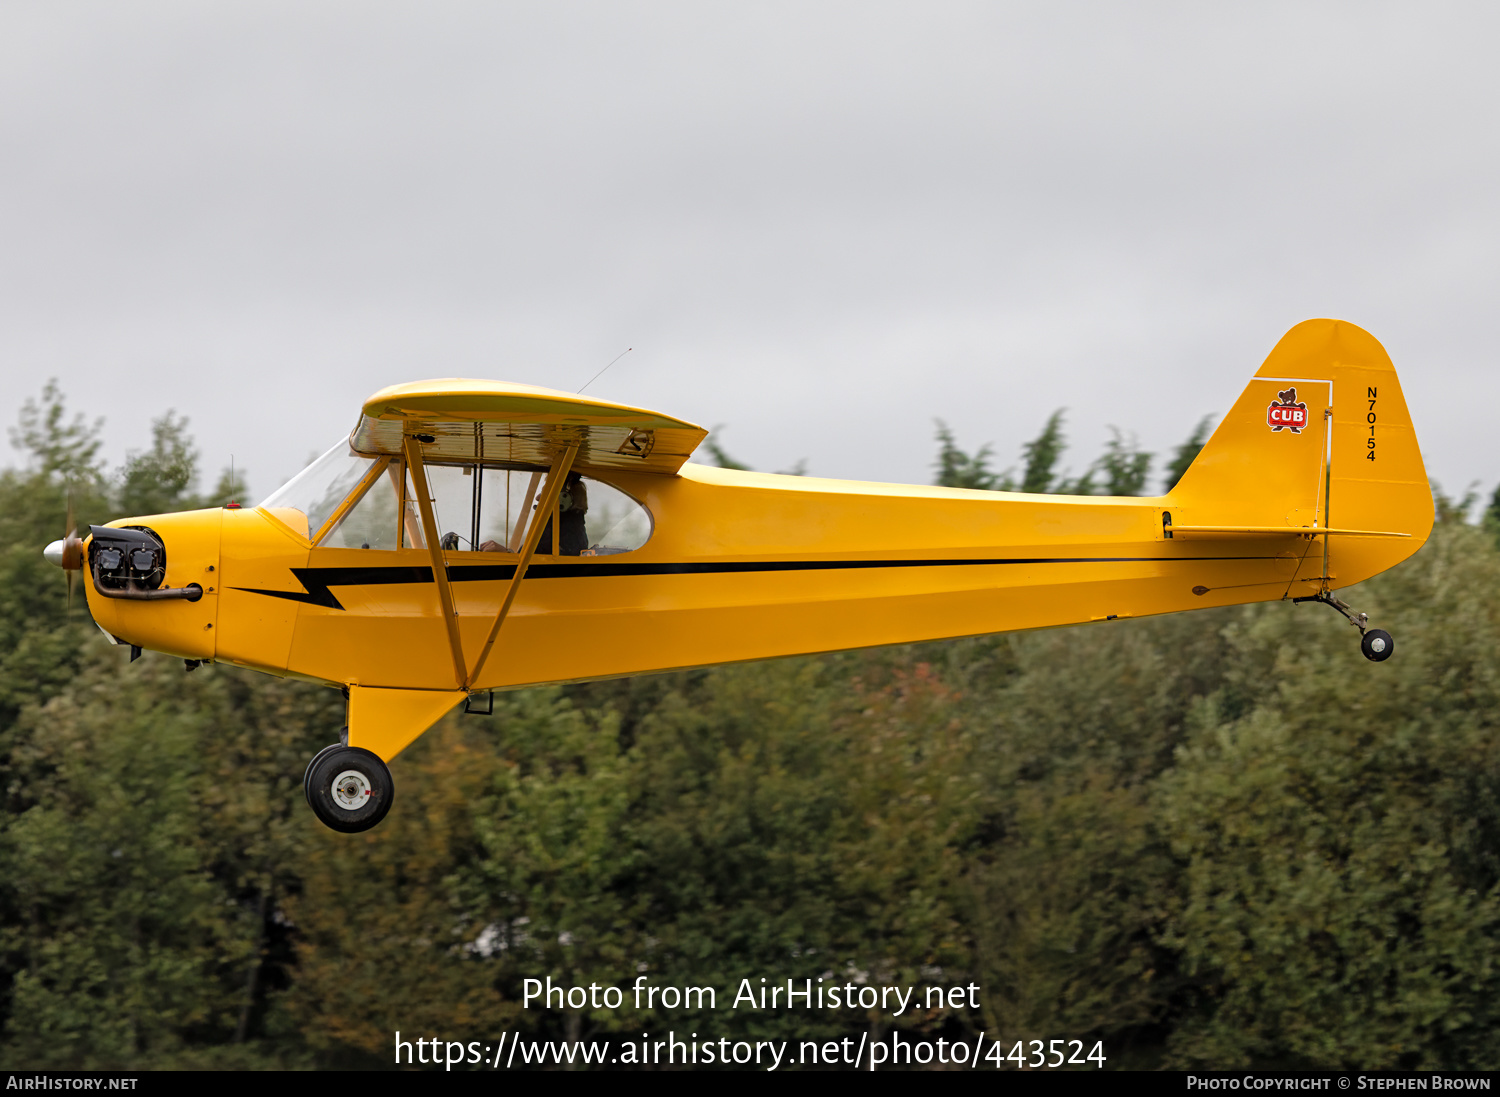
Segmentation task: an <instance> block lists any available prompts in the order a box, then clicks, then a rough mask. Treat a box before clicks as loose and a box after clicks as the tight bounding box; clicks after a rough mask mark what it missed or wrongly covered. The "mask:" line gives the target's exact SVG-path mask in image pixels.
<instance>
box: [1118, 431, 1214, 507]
mask: <svg viewBox="0 0 1500 1097" xmlns="http://www.w3.org/2000/svg"><path fill="white" fill-rule="evenodd" d="M1212 422H1213V416H1212V415H1205V416H1204V417H1203V418H1202V419H1199V420H1198V425H1197V426H1196V427H1194V428H1193V433H1192V434H1190V435H1188V438H1187V441H1185V442H1183V443H1182V445H1180V446H1178V447H1177V448H1176V449H1175V450H1173V451H1172V459H1171V460H1170V461H1168V462H1167V471H1166V475H1165V477H1164V479H1163V482H1162V488H1161V490H1162V494H1166V493H1167V492H1169V491H1171V490H1172V489H1173V488H1174V487H1176V486H1177V481H1179V480H1181V479H1182V474H1183V473H1185V472H1187V470H1188V466H1189V465H1191V464H1192V463H1193V459H1194V458H1195V457H1197V456H1198V454H1199V453H1200V452H1201V451H1202V449H1203V445H1204V443H1205V442H1207V441H1208V433H1209V431H1208V428H1209V425H1210V424H1211V423H1212ZM1132 494H1135V493H1133V492H1132Z"/></svg>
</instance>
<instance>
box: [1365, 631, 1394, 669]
mask: <svg viewBox="0 0 1500 1097" xmlns="http://www.w3.org/2000/svg"><path fill="white" fill-rule="evenodd" d="M1359 650H1360V651H1362V652H1364V655H1365V658H1366V659H1368V660H1370V662H1372V663H1383V662H1385V661H1386V660H1387V659H1389V658H1390V657H1391V653H1392V652H1393V651H1395V650H1396V641H1394V640H1392V639H1391V634H1390V633H1389V632H1386V631H1385V629H1383V628H1372V629H1370V631H1369V632H1366V633H1365V634H1364V636H1363V637H1362V638H1361V639H1360V641H1359Z"/></svg>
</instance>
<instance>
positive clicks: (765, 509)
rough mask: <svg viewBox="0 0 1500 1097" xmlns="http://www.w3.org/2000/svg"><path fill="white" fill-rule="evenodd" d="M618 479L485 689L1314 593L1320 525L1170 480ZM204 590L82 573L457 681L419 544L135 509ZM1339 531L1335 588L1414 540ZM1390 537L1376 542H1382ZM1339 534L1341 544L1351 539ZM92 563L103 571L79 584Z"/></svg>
mask: <svg viewBox="0 0 1500 1097" xmlns="http://www.w3.org/2000/svg"><path fill="white" fill-rule="evenodd" d="M609 482H610V483H611V484H612V485H613V486H614V487H617V488H619V489H620V490H621V491H622V492H623V493H625V494H626V495H628V496H631V497H632V498H634V499H635V500H637V501H638V502H639V503H641V504H642V505H643V506H644V507H645V509H646V510H647V511H648V512H649V514H650V517H651V522H652V529H651V534H650V537H649V539H648V540H646V542H645V544H643V545H642V546H640V547H639V548H636V549H634V550H633V551H629V552H622V553H618V554H614V555H602V556H560V555H550V554H538V555H536V556H535V557H534V558H533V560H532V561H531V564H530V567H529V570H527V572H526V573H525V578H524V580H523V582H522V583H521V585H520V589H519V593H518V595H517V598H516V601H515V604H514V606H513V608H512V609H511V611H510V613H509V616H508V618H507V619H506V622H505V626H504V629H503V630H502V632H501V633H500V635H499V639H498V641H497V644H496V647H495V651H494V654H493V657H492V658H491V659H490V660H489V661H488V662H487V664H486V666H485V668H484V672H483V674H482V675H481V677H480V678H479V680H477V681H475V682H473V683H470V684H469V688H470V689H504V688H512V687H517V686H524V685H530V684H535V683H544V682H561V681H570V680H579V679H589V678H604V677H612V676H618V675H629V674H638V673H644V672H649V671H658V670H665V669H672V668H681V667H694V666H704V665H712V664H718V663H726V662H734V661H740V660H748V659H761V658H767V657H773V656H782V655H793V654H801V653H811V652H823V651H833V650H840V649H847V648H855V647H863V646H868V645H877V644H894V643H906V642H912V641H921V640H934V639H940V638H944V637H955V636H969V635H976V634H983V633H993V632H1002V631H1009V630H1014V629H1031V628H1044V627H1049V626H1056V625H1066V624H1081V623H1086V622H1090V621H1107V620H1113V619H1120V618H1129V617H1136V616H1142V615H1146V614H1154V613H1168V612H1173V611H1177V610H1186V609H1197V608H1203V607H1206V606H1213V605H1229V604H1236V603H1245V602H1255V601H1265V600H1274V599H1281V598H1285V597H1289V596H1297V595H1301V594H1312V593H1315V592H1316V590H1317V589H1318V586H1319V581H1320V579H1321V577H1322V576H1323V575H1324V574H1325V571H1324V567H1325V560H1324V546H1323V543H1322V541H1323V540H1324V539H1318V538H1311V537H1306V536H1286V535H1277V536H1266V537H1261V538H1256V537H1248V538H1247V537H1245V536H1238V537H1215V536H1213V535H1200V536H1198V537H1194V538H1183V537H1176V538H1171V537H1168V536H1167V535H1166V531H1167V529H1169V528H1170V527H1166V526H1165V525H1164V519H1163V516H1164V514H1172V513H1173V511H1172V508H1173V506H1174V505H1175V506H1176V508H1177V509H1176V512H1175V514H1174V515H1173V518H1174V520H1175V521H1176V523H1177V524H1178V525H1179V526H1180V525H1187V524H1190V523H1191V521H1192V518H1193V515H1192V510H1191V506H1187V507H1186V508H1184V505H1183V503H1182V502H1181V501H1180V500H1176V501H1174V500H1173V498H1172V497H1170V496H1168V497H1161V498H1093V497H1071V496H1034V495H1022V494H1010V493H1001V492H987V491H968V490H961V489H949V488H937V487H921V486H909V485H895V484H870V483H861V482H853V481H835V480H819V479H813V478H806V477H792V476H772V475H764V474H757V473H747V472H738V471H732V470H724V469H717V468H709V467H704V466H697V465H686V466H684V467H683V468H682V470H681V472H680V473H679V474H678V475H675V476H660V475H651V474H639V475H630V474H626V473H618V474H615V475H613V476H611V477H610V478H609ZM116 524H117V525H141V526H146V527H149V528H150V529H151V530H153V531H154V532H155V533H157V534H158V535H159V536H160V538H161V539H162V541H163V543H164V544H165V546H166V549H167V576H166V585H167V586H169V587H176V586H184V585H186V584H188V583H199V584H200V585H201V586H202V587H203V590H204V595H203V597H202V598H201V599H200V600H198V601H197V602H192V603H189V602H186V601H181V602H165V603H163V602H131V601H128V600H120V599H110V598H104V597H101V596H100V595H99V594H98V592H97V591H95V590H93V589H90V590H89V601H90V609H91V610H92V611H93V613H94V616H95V619H96V620H97V621H98V622H99V624H100V626H101V627H102V628H104V630H105V631H106V632H108V633H110V634H112V635H113V636H115V637H117V638H119V639H120V640H122V641H125V642H127V643H132V644H138V645H141V646H142V647H147V648H152V649H155V650H160V651H165V652H169V653H171V654H173V655H178V656H181V657H183V658H185V659H211V660H217V661H221V662H228V663H234V664H237V665H240V666H245V667H251V668H254V669H257V670H263V671H269V672H271V673H275V674H285V675H294V676H298V677H303V678H309V679H315V680H320V681H325V682H329V683H335V684H341V685H349V684H358V685H363V686H376V687H386V688H397V689H422V690H443V689H450V690H451V689H454V688H455V687H456V683H455V681H454V671H453V662H452V659H451V658H450V654H449V641H448V637H447V631H446V625H445V622H444V621H443V619H442V610H441V607H440V604H439V597H438V591H437V585H436V583H435V582H434V578H433V572H432V563H431V554H430V552H429V550H428V549H426V548H392V549H374V548H372V549H363V548H346V547H330V546H326V545H314V544H312V543H310V542H309V540H308V539H307V538H306V537H304V536H299V535H298V534H297V533H296V532H295V531H294V530H293V529H291V528H289V526H288V525H286V524H284V523H283V522H282V521H280V520H278V518H277V517H275V516H274V515H273V513H272V512H270V511H267V510H264V509H239V510H229V509H226V510H207V511H194V512H187V513H182V514H174V515H154V516H148V517H144V518H137V519H128V520H125V521H123V522H120V523H116ZM1350 547H1352V546H1351V545H1349V544H1345V545H1339V544H1335V545H1333V546H1332V548H1330V549H1329V552H1330V553H1331V554H1333V556H1334V557H1335V558H1336V566H1335V568H1334V570H1335V571H1336V572H1337V574H1336V575H1334V576H1333V579H1334V582H1333V583H1332V584H1331V585H1332V586H1335V587H1340V586H1347V585H1349V584H1350V583H1353V582H1358V581H1359V580H1360V579H1363V578H1366V577H1367V576H1368V575H1369V574H1374V573H1375V572H1376V571H1379V570H1382V569H1383V568H1384V567H1388V566H1390V563H1392V562H1394V561H1395V560H1396V559H1399V558H1401V557H1403V556H1405V555H1407V554H1409V553H1410V552H1411V551H1413V550H1414V548H1415V545H1413V544H1411V543H1409V542H1402V543H1392V542H1386V543H1384V544H1377V545H1373V546H1372V544H1371V543H1369V542H1364V543H1362V544H1360V546H1359V550H1358V552H1356V553H1354V554H1353V555H1352V556H1351V555H1349V554H1348V552H1346V551H1345V550H1346V549H1348V548H1350ZM1372 551H1373V552H1374V553H1375V554H1376V555H1375V556H1371V552H1372ZM1340 552H1345V556H1346V559H1337V557H1338V554H1339V553H1340ZM442 556H443V559H444V561H445V563H446V569H447V575H448V578H449V581H450V583H451V587H452V591H453V599H454V605H455V609H456V612H457V620H458V627H459V633H460V635H461V637H462V644H463V647H464V649H465V650H467V651H470V652H472V651H474V650H476V649H477V648H479V647H480V645H482V644H483V642H484V639H485V635H486V632H487V631H488V629H489V627H490V625H491V623H492V621H493V620H494V617H495V614H496V612H497V610H498V608H499V605H500V602H501V599H502V597H503V592H504V588H505V586H506V585H507V584H508V582H509V580H510V578H511V576H512V574H513V573H514V570H515V566H516V564H517V562H518V560H519V556H518V554H516V553H507V552H493V551H491V552H479V551H472V550H465V551H446V552H444V553H443V554H442ZM86 586H89V584H87V583H86Z"/></svg>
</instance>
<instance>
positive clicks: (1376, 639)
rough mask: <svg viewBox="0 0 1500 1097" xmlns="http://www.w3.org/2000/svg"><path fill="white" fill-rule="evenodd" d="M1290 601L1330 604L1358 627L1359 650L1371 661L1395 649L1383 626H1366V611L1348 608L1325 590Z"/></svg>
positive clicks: (1383, 659)
mask: <svg viewBox="0 0 1500 1097" xmlns="http://www.w3.org/2000/svg"><path fill="white" fill-rule="evenodd" d="M1292 601H1293V602H1322V603H1323V604H1324V605H1325V606H1332V607H1333V608H1334V609H1335V610H1337V611H1338V612H1339V613H1341V614H1343V615H1344V618H1345V620H1347V621H1348V622H1349V623H1350V624H1351V625H1353V626H1354V627H1355V628H1357V629H1359V635H1360V641H1359V650H1360V651H1361V652H1363V653H1364V657H1365V658H1366V659H1368V660H1370V662H1372V663H1383V662H1385V661H1386V660H1387V659H1389V658H1390V657H1391V653H1392V652H1393V651H1395V650H1396V641H1394V640H1392V639H1391V634H1390V633H1389V632H1386V631H1385V629H1383V628H1369V627H1367V626H1368V625H1369V623H1370V615H1369V614H1368V613H1355V612H1354V611H1353V610H1351V609H1350V608H1349V605H1348V604H1347V603H1346V602H1342V601H1340V600H1339V599H1337V598H1335V597H1334V596H1333V595H1332V594H1330V593H1328V591H1326V590H1323V591H1319V592H1318V593H1317V594H1310V595H1308V596H1307V597H1306V598H1293V599H1292Z"/></svg>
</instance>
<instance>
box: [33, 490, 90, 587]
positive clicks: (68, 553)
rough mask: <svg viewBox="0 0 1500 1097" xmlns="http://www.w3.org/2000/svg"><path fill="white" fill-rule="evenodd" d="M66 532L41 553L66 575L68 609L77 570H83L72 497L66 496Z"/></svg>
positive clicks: (81, 550)
mask: <svg viewBox="0 0 1500 1097" xmlns="http://www.w3.org/2000/svg"><path fill="white" fill-rule="evenodd" d="M67 527H68V532H67V533H66V534H65V535H64V536H63V538H62V540H60V541H53V542H52V543H51V544H50V545H48V546H47V547H46V548H44V549H43V550H42V555H43V556H44V557H46V558H47V559H48V560H50V561H51V562H52V563H54V564H56V565H57V566H58V567H60V568H62V569H63V571H64V572H66V573H67V576H68V609H69V610H71V609H72V608H73V585H74V582H75V581H76V579H77V575H78V572H80V571H82V570H83V538H81V537H79V536H78V526H77V523H75V522H74V521H73V498H72V496H69V497H68V521H67Z"/></svg>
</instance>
